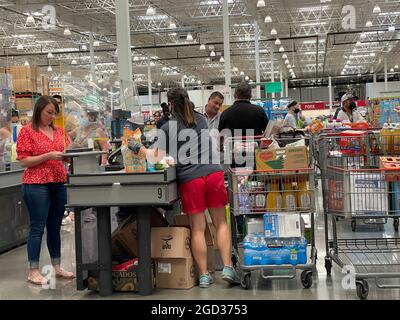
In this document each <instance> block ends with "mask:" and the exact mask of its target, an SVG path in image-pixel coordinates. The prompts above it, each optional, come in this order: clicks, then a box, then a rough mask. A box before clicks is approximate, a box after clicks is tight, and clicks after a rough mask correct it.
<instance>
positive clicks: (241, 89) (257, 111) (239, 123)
mask: <svg viewBox="0 0 400 320" xmlns="http://www.w3.org/2000/svg"><path fill="white" fill-rule="evenodd" d="M250 99H251V86H250V85H249V84H248V83H245V82H242V83H241V84H239V85H238V86H237V87H236V89H235V102H234V103H233V105H232V106H231V107H229V108H228V109H226V110H225V111H224V112H222V114H221V117H220V120H219V126H218V130H219V131H220V132H221V131H222V130H224V129H229V130H230V131H231V134H232V136H233V135H234V134H235V132H234V130H235V129H240V130H241V131H240V133H241V136H246V130H253V131H254V135H256V136H259V135H262V134H263V132H264V130H265V128H266V127H267V125H268V117H267V115H266V113H265V112H264V110H263V108H261V107H259V106H256V105H254V104H251V102H250Z"/></svg>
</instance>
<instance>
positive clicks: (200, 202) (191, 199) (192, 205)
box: [179, 171, 228, 214]
mask: <svg viewBox="0 0 400 320" xmlns="http://www.w3.org/2000/svg"><path fill="white" fill-rule="evenodd" d="M179 192H180V194H181V199H182V207H183V212H184V213H186V214H198V213H202V212H204V211H205V210H206V209H207V208H224V207H225V206H226V204H227V203H228V196H227V193H226V188H225V184H224V172H223V171H218V172H214V173H212V174H210V175H208V176H204V177H201V178H197V179H194V180H191V181H188V182H186V183H184V184H181V185H180V186H179Z"/></svg>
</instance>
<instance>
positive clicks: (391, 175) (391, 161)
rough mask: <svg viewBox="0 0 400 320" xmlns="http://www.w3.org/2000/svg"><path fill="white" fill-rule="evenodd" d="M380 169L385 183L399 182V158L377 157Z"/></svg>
mask: <svg viewBox="0 0 400 320" xmlns="http://www.w3.org/2000/svg"><path fill="white" fill-rule="evenodd" d="M379 162H380V168H381V169H385V171H384V172H383V174H384V177H385V181H390V182H396V181H400V174H399V173H400V157H379Z"/></svg>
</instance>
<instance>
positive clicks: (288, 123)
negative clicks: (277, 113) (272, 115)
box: [283, 113, 297, 129]
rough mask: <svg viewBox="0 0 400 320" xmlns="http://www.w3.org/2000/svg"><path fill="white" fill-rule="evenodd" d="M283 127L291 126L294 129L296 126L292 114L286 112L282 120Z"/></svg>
mask: <svg viewBox="0 0 400 320" xmlns="http://www.w3.org/2000/svg"><path fill="white" fill-rule="evenodd" d="M283 127H291V128H293V129H296V128H297V120H296V117H295V116H294V115H293V114H291V113H288V114H287V115H286V117H285V120H283Z"/></svg>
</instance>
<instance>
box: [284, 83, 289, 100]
mask: <svg viewBox="0 0 400 320" xmlns="http://www.w3.org/2000/svg"><path fill="white" fill-rule="evenodd" d="M285 97H289V79H285Z"/></svg>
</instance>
